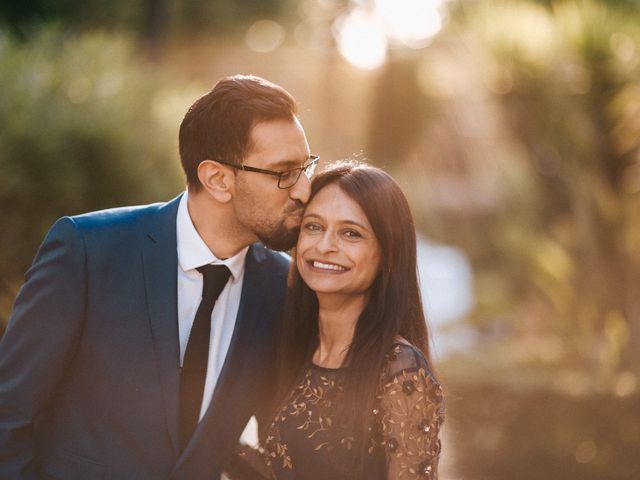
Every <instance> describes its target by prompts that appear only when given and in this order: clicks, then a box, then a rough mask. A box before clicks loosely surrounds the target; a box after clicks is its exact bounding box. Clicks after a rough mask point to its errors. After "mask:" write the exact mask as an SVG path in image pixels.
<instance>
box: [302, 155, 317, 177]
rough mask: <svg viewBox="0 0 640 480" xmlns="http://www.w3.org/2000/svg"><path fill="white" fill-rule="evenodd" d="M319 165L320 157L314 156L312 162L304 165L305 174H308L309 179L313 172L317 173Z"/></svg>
mask: <svg viewBox="0 0 640 480" xmlns="http://www.w3.org/2000/svg"><path fill="white" fill-rule="evenodd" d="M317 166H318V158H317V157H316V158H314V159H313V160H311V162H310V163H309V164H307V165H305V166H304V167H302V168H304V174H305V175H306V176H307V178H308V179H309V180H311V177H313V174H314V173H316V167H317Z"/></svg>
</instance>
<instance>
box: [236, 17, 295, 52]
mask: <svg viewBox="0 0 640 480" xmlns="http://www.w3.org/2000/svg"><path fill="white" fill-rule="evenodd" d="M284 37H285V32H284V28H282V26H281V25H280V24H279V23H277V22H274V21H273V20H258V21H257V22H256V23H254V24H253V25H251V27H249V30H247V35H246V38H245V41H246V44H247V47H249V48H250V49H251V50H253V51H254V52H260V53H268V52H272V51H274V50H276V49H277V48H278V47H279V46H280V45H282V42H284Z"/></svg>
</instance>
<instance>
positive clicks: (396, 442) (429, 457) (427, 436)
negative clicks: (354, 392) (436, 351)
mask: <svg viewBox="0 0 640 480" xmlns="http://www.w3.org/2000/svg"><path fill="white" fill-rule="evenodd" d="M379 401H380V402H379V405H380V409H379V410H378V409H377V410H376V411H375V412H374V413H375V414H376V416H377V420H376V423H377V429H378V433H379V435H377V436H378V438H379V440H380V442H381V446H382V447H383V448H384V449H385V451H386V455H387V466H388V476H387V478H388V479H389V480H410V479H430V480H435V479H437V476H438V460H439V456H440V439H439V438H438V434H439V431H440V427H441V425H442V422H443V420H444V403H443V395H442V388H441V387H440V384H439V383H438V382H437V381H436V380H435V378H434V377H433V375H432V374H431V372H430V369H429V365H428V363H427V361H426V360H425V358H424V356H423V355H422V353H421V352H420V351H419V350H418V349H416V348H414V347H412V346H410V345H404V344H401V345H396V346H395V347H394V350H393V351H392V352H391V354H390V358H389V363H388V366H387V369H386V372H385V375H384V376H383V378H382V385H381V389H380V394H379Z"/></svg>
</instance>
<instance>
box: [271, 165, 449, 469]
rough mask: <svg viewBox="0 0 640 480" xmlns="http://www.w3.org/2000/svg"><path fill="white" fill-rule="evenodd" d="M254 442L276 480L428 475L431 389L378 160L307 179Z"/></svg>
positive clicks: (409, 232) (437, 400)
mask: <svg viewBox="0 0 640 480" xmlns="http://www.w3.org/2000/svg"><path fill="white" fill-rule="evenodd" d="M283 327H284V328H283V339H282V340H283V342H282V347H281V355H280V359H279V382H278V390H279V397H278V398H279V399H280V402H279V405H278V408H277V409H276V410H277V413H276V415H275V418H274V420H273V421H272V423H271V425H270V426H269V428H268V429H267V432H266V437H265V439H264V442H263V454H264V456H265V457H266V461H267V464H268V466H269V467H270V469H271V477H273V478H276V479H278V480H288V479H296V480H311V479H347V478H350V479H352V478H358V479H414V478H416V479H419V478H420V479H422V478H424V479H435V478H436V477H437V465H438V457H439V454H440V441H439V439H438V433H439V429H440V426H441V424H442V421H443V399H442V390H441V388H440V385H439V384H438V382H437V380H436V379H435V377H434V374H433V370H432V368H431V366H430V361H429V345H428V340H429V338H428V333H427V327H426V321H425V317H424V314H423V310H422V304H421V299H420V291H419V286H418V279H417V268H416V234H415V228H414V224H413V220H412V217H411V212H410V210H409V205H408V203H407V201H406V198H405V197H404V195H403V194H402V191H401V190H400V188H399V186H398V185H397V183H396V182H395V181H394V180H393V179H392V178H391V177H390V176H389V175H387V174H386V173H384V172H383V171H382V170H379V169H377V168H374V167H371V166H367V165H364V164H358V163H353V162H350V163H340V164H336V165H334V166H333V167H330V168H329V169H328V170H326V171H324V172H323V173H321V174H320V175H318V177H316V178H315V179H314V181H313V185H312V193H311V199H310V201H309V203H308V206H307V208H306V210H305V213H304V217H303V219H302V225H301V231H300V236H299V239H298V243H297V247H296V253H295V262H294V264H293V265H292V271H291V287H290V295H289V299H288V304H287V307H286V311H285V318H284V325H283Z"/></svg>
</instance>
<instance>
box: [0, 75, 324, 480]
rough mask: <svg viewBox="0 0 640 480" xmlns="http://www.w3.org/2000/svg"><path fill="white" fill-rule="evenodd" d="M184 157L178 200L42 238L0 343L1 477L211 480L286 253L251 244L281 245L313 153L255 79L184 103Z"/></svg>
mask: <svg viewBox="0 0 640 480" xmlns="http://www.w3.org/2000/svg"><path fill="white" fill-rule="evenodd" d="M180 157H181V161H182V165H183V167H184V170H185V172H186V177H187V192H185V193H184V194H182V195H180V196H179V197H178V198H176V199H174V200H172V201H170V202H168V203H165V204H154V205H148V206H143V207H130V208H120V209H114V210H107V211H102V212H94V213H89V214H85V215H80V216H77V217H71V218H69V217H66V218H62V219H60V220H59V221H58V222H56V224H55V225H54V226H53V227H52V229H51V230H50V232H49V233H48V235H47V237H46V239H45V240H44V243H43V245H42V246H41V248H40V250H39V252H38V255H37V256H36V259H35V261H34V264H33V266H32V267H31V268H30V269H29V271H28V272H27V274H26V282H25V284H24V285H23V287H22V288H21V290H20V293H19V294H18V297H17V299H16V303H15V306H14V310H13V313H12V316H11V318H10V319H9V324H8V327H7V330H6V332H5V335H4V337H3V338H2V341H1V343H0V479H21V480H23V479H24V480H27V479H29V480H31V479H36V478H61V479H69V480H74V479H82V480H91V479H94V478H95V479H97V478H100V479H104V478H113V479H132V480H133V479H135V480H152V479H167V478H170V479H174V480H183V479H184V480H187V479H188V480H198V479H203V480H204V479H206V480H213V479H216V478H218V477H219V476H220V472H221V470H222V468H223V467H224V463H225V461H226V460H227V458H228V457H229V455H230V452H231V450H232V449H233V448H234V446H235V444H236V442H237V440H238V437H239V436H240V433H241V431H242V429H243V427H244V426H245V424H246V423H247V420H248V419H249V417H250V416H251V415H252V414H254V413H255V412H256V411H257V409H258V408H259V407H260V403H259V401H260V400H261V399H263V398H264V396H265V392H266V391H267V389H268V388H269V385H268V383H269V380H270V377H269V371H268V368H269V367H270V365H271V363H272V356H273V354H274V348H273V344H274V332H275V322H276V321H277V317H278V314H279V312H280V308H281V305H282V301H283V298H284V293H285V289H286V275H287V269H288V261H287V260H286V259H285V257H284V256H282V255H280V254H276V253H274V252H272V251H270V250H268V249H267V248H265V247H264V246H263V245H261V244H258V243H254V242H258V241H260V242H262V243H263V244H264V245H266V246H267V247H271V248H274V249H280V250H284V249H288V248H290V247H291V246H292V245H293V244H294V242H295V238H296V235H297V230H298V229H299V224H300V219H301V214H302V208H303V205H304V204H305V203H306V201H307V200H308V197H309V188H310V187H309V178H310V176H311V175H312V174H313V169H314V167H315V164H316V162H317V157H315V156H311V155H310V154H309V147H308V145H307V141H306V138H305V134H304V131H303V129H302V127H301V125H300V123H299V121H298V119H297V117H296V104H295V101H294V100H293V98H292V97H291V96H290V95H289V94H288V93H287V92H286V91H285V90H284V89H282V88H281V87H279V86H276V85H274V84H272V83H269V82H267V81H265V80H263V79H260V78H257V77H251V76H235V77H229V78H226V79H223V80H222V81H220V82H219V83H218V84H217V85H216V86H215V87H214V88H213V90H211V91H210V92H209V93H207V94H206V95H204V96H203V97H201V98H200V99H198V100H197V101H196V102H195V103H194V104H193V105H192V106H191V108H190V109H189V111H188V112H187V114H186V115H185V118H184V120H183V121H182V124H181V126H180ZM212 265H214V266H212ZM212 285H213V286H212ZM216 298H217V300H216Z"/></svg>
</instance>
